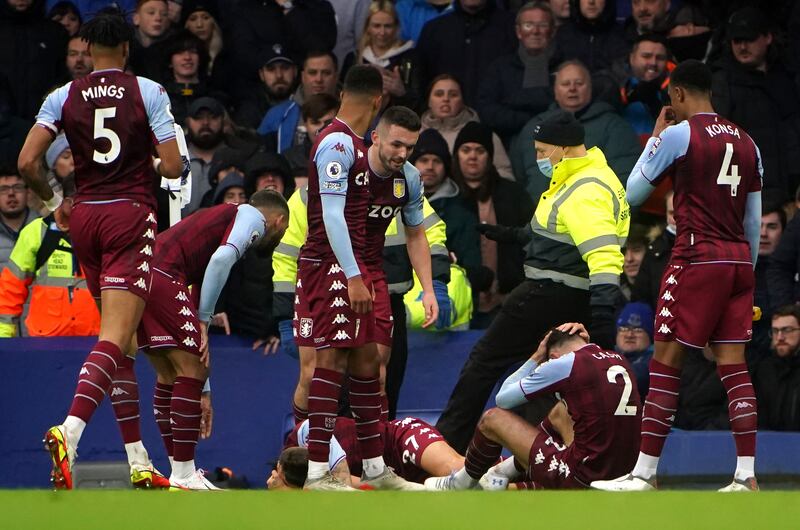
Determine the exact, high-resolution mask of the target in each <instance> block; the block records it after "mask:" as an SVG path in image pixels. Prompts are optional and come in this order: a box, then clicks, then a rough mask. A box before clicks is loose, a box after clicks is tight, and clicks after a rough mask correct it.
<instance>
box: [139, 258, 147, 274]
mask: <svg viewBox="0 0 800 530" xmlns="http://www.w3.org/2000/svg"><path fill="white" fill-rule="evenodd" d="M136 270H137V271H142V272H146V273H148V274H149V273H150V265H149V264H148V263H147V262H146V261H143V262H142V264H141V265H139V266H138V267H136Z"/></svg>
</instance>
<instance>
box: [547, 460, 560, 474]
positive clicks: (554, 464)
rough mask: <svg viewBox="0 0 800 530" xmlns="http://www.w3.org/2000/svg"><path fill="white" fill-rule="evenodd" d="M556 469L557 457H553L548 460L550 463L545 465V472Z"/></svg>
mask: <svg viewBox="0 0 800 530" xmlns="http://www.w3.org/2000/svg"><path fill="white" fill-rule="evenodd" d="M556 469H558V458H556V457H553V459H552V460H550V465H549V466H548V467H547V472H548V473H550V472H551V471H555V470H556Z"/></svg>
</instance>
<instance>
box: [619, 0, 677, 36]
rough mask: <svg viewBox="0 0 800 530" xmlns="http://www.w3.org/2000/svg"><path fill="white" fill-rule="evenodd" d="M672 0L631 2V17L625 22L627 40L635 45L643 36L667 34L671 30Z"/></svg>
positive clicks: (639, 0) (634, 0) (633, 0)
mask: <svg viewBox="0 0 800 530" xmlns="http://www.w3.org/2000/svg"><path fill="white" fill-rule="evenodd" d="M669 8H670V0H631V16H630V18H628V20H626V21H625V27H624V31H625V38H626V39H628V42H630V43H634V42H636V39H637V38H638V37H640V36H641V35H647V34H648V33H658V34H662V35H663V34H665V33H666V32H667V30H668V29H669V24H670V20H669V19H670V16H669Z"/></svg>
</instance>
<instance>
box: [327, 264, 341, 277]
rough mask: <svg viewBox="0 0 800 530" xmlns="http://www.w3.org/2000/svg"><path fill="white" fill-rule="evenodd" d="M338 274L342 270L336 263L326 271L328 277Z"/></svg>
mask: <svg viewBox="0 0 800 530" xmlns="http://www.w3.org/2000/svg"><path fill="white" fill-rule="evenodd" d="M340 272H342V268H341V267H340V266H339V264H338V263H334V264H333V265H331V268H330V269H328V276H330V275H331V274H339V273H340Z"/></svg>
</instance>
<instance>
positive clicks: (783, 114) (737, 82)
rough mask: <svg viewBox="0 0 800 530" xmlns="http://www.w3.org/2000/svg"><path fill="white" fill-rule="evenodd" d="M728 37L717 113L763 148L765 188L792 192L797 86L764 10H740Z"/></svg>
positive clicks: (797, 172)
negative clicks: (776, 45)
mask: <svg viewBox="0 0 800 530" xmlns="http://www.w3.org/2000/svg"><path fill="white" fill-rule="evenodd" d="M727 37H728V44H729V53H726V54H725V56H724V57H723V58H722V59H720V60H719V61H717V62H716V63H715V64H714V67H715V68H716V71H715V73H714V83H713V85H712V91H711V94H712V98H711V101H712V103H713V105H714V109H715V110H716V111H717V112H718V113H719V114H720V115H721V116H723V117H725V118H727V119H729V120H730V121H732V122H733V123H735V124H737V125H739V126H740V127H742V128H743V129H744V130H745V131H747V133H748V134H749V135H750V136H751V137H752V138H753V140H754V141H755V143H756V145H758V147H759V149H760V151H761V162H762V164H763V166H764V188H765V189H770V188H774V189H778V190H780V191H781V192H783V193H785V194H789V193H793V192H794V190H795V189H796V188H797V185H798V184H800V166H798V165H797V163H796V162H795V158H796V156H795V154H796V153H798V152H800V100H798V98H797V86H796V85H795V83H794V81H793V79H792V77H790V75H789V74H788V73H787V71H786V69H785V68H784V67H783V65H782V64H781V63H780V62H779V61H777V59H776V57H775V54H776V52H775V50H773V49H772V43H773V33H772V30H771V28H770V23H769V20H768V19H767V17H766V16H765V15H764V14H763V13H762V12H761V11H759V10H757V9H755V8H752V7H746V8H743V9H740V10H739V11H736V12H735V13H734V14H733V15H731V16H730V18H729V19H728V27H727Z"/></svg>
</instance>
